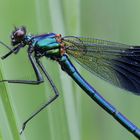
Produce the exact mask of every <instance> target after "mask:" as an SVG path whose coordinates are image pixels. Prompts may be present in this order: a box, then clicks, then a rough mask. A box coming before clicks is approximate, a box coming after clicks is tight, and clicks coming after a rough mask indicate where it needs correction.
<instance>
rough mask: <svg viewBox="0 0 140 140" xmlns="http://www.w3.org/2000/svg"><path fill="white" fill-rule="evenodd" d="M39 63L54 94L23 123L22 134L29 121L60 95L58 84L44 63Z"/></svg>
mask: <svg viewBox="0 0 140 140" xmlns="http://www.w3.org/2000/svg"><path fill="white" fill-rule="evenodd" d="M37 64H38V65H39V67H40V68H41V70H42V71H43V73H44V74H45V76H46V78H47V79H48V81H49V83H50V85H51V87H52V89H53V91H54V96H53V97H52V98H51V99H50V100H49V101H48V102H47V103H45V104H44V105H43V106H41V108H39V109H38V110H37V111H36V112H35V113H34V114H33V115H31V116H30V117H29V118H28V119H27V120H26V121H25V122H24V123H23V125H22V128H21V130H20V134H22V132H23V131H24V129H25V127H26V125H27V123H28V122H29V121H30V120H31V119H33V118H34V117H35V116H36V115H37V114H38V113H39V112H41V111H42V110H43V109H45V108H46V107H47V106H48V105H49V104H51V103H52V102H53V101H54V100H55V99H56V98H57V97H58V96H59V92H58V90H57V88H56V86H55V85H54V83H53V81H52V79H51V78H50V76H49V74H48V73H47V71H46V69H45V68H44V66H43V65H42V63H41V62H40V61H39V60H37Z"/></svg>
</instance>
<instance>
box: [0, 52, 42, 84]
mask: <svg viewBox="0 0 140 140" xmlns="http://www.w3.org/2000/svg"><path fill="white" fill-rule="evenodd" d="M28 57H29V60H30V62H31V64H32V67H33V70H34V72H35V75H36V80H34V81H33V80H2V81H0V82H8V83H17V84H32V85H38V84H40V83H42V82H44V81H43V77H42V75H41V73H40V71H39V69H38V67H37V64H36V62H35V60H34V58H33V57H32V52H28Z"/></svg>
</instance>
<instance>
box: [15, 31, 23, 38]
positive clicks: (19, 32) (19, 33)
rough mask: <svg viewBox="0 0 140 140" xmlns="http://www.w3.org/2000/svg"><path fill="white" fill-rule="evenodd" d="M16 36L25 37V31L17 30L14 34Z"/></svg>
mask: <svg viewBox="0 0 140 140" xmlns="http://www.w3.org/2000/svg"><path fill="white" fill-rule="evenodd" d="M14 36H15V37H16V38H17V39H21V38H23V37H24V31H22V30H17V31H16V32H15V34H14Z"/></svg>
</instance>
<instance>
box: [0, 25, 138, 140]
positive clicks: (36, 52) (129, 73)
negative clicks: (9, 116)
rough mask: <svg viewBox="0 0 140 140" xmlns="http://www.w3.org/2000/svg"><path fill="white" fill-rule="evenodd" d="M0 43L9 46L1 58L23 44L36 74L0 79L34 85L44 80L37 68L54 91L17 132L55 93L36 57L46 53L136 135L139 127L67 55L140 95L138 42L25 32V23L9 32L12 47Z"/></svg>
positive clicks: (117, 84)
mask: <svg viewBox="0 0 140 140" xmlns="http://www.w3.org/2000/svg"><path fill="white" fill-rule="evenodd" d="M0 43H1V44H2V45H3V46H5V47H7V48H8V49H9V50H10V51H9V52H8V53H7V54H5V55H4V56H3V57H1V58H2V59H5V58H7V57H8V56H10V55H11V54H17V53H18V52H19V50H20V49H21V48H23V47H25V46H27V47H28V49H27V53H28V58H29V61H30V62H31V65H32V67H33V69H34V72H35V75H36V80H35V81H33V80H28V81H27V80H2V81H1V82H8V83H20V84H32V85H37V84H40V83H42V82H44V80H43V77H42V74H41V72H40V70H41V71H42V72H43V73H44V75H45V77H46V78H47V79H48V81H49V83H50V85H51V87H52V89H53V91H54V97H53V98H51V99H50V100H49V101H48V102H47V103H45V104H44V105H43V106H42V107H41V108H39V109H38V110H37V111H36V112H35V113H34V114H33V115H32V116H30V117H29V118H28V119H27V120H26V121H25V122H24V123H23V125H22V129H21V131H20V134H21V133H22V132H23V131H24V129H25V127H26V125H27V123H28V122H29V121H30V120H31V119H32V118H34V117H35V116H36V115H37V114H38V113H39V112H40V111H42V110H43V109H44V108H46V107H47V106H48V105H49V104H50V103H52V102H53V101H54V100H55V99H56V98H57V97H58V95H59V93H58V90H57V88H56V86H55V85H54V83H53V81H52V80H51V78H50V76H49V74H48V73H47V71H46V69H45V68H44V66H43V64H42V63H41V61H40V59H41V58H42V57H47V58H50V59H51V60H54V61H56V62H58V63H59V64H60V66H61V69H62V70H63V71H65V72H66V73H67V74H68V75H69V76H70V77H72V79H73V80H74V81H75V82H76V83H77V84H78V85H79V86H80V87H81V88H82V89H83V90H84V91H85V92H86V93H87V94H88V95H89V96H90V97H91V98H92V99H93V100H94V101H95V102H96V103H97V104H99V105H100V106H101V107H102V108H103V109H104V110H106V111H107V112H108V113H109V114H110V115H112V116H113V117H114V118H115V119H116V120H117V121H118V122H119V123H120V124H122V125H123V126H124V127H125V128H126V129H127V130H128V131H130V132H131V133H132V134H133V135H135V136H136V137H137V138H138V139H140V129H139V128H138V127H136V126H135V125H134V124H133V123H132V122H130V121H129V120H128V119H127V118H126V117H124V116H123V115H122V114H121V113H120V112H119V111H117V110H116V108H115V107H113V106H112V105H111V104H110V103H109V102H107V101H106V100H105V99H104V98H103V97H102V96H101V95H100V94H99V93H98V92H97V91H96V90H95V89H94V88H93V87H92V86H91V85H90V84H89V83H88V82H87V81H85V80H84V79H83V77H82V76H81V75H80V74H79V72H78V71H77V70H76V68H75V67H74V65H73V64H72V63H71V61H70V59H69V56H72V57H73V58H75V59H76V60H77V62H78V63H79V64H80V65H82V66H83V67H84V68H86V69H87V70H89V71H90V72H91V73H93V74H94V75H96V76H98V77H100V78H101V79H103V80H105V81H107V82H110V83H111V84H113V85H115V86H117V87H119V88H122V89H125V90H127V91H130V92H131V93H133V94H136V95H140V86H139V85H140V80H139V79H140V46H132V45H125V44H121V43H116V42H111V41H105V40H100V39H95V38H89V37H76V36H65V37H62V36H61V35H60V34H55V33H49V34H42V35H28V34H26V28H25V27H20V28H15V30H14V31H13V32H12V35H11V43H12V46H13V47H9V46H7V45H6V44H4V43H3V42H0ZM39 68H40V69H39Z"/></svg>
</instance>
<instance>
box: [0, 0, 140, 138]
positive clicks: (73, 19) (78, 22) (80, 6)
mask: <svg viewBox="0 0 140 140" xmlns="http://www.w3.org/2000/svg"><path fill="white" fill-rule="evenodd" d="M21 25H24V26H26V27H27V29H28V32H29V33H31V34H42V33H48V32H55V33H61V34H62V35H78V36H82V35H83V36H91V37H95V38H101V39H106V40H112V41H117V42H121V43H126V44H135V45H138V44H140V1H139V0H86V1H85V0H12V1H11V0H0V40H2V41H4V42H5V43H6V44H10V33H11V31H12V30H13V28H14V26H21ZM6 52H7V49H6V48H4V47H3V46H1V47H0V56H2V55H3V54H5V53H6ZM42 61H43V64H44V65H45V67H46V69H47V71H48V72H49V73H50V75H51V77H52V79H53V81H54V82H55V84H56V86H57V88H58V90H59V92H60V97H59V99H57V101H55V102H54V103H53V104H52V105H50V106H49V108H47V109H46V110H44V111H43V112H41V113H40V114H39V115H38V116H37V117H36V118H34V119H33V120H32V121H31V122H30V123H29V124H28V125H27V128H26V130H25V132H24V133H23V134H22V135H21V136H19V130H20V128H21V126H22V123H23V121H24V120H25V119H27V118H28V117H29V116H30V115H31V114H32V113H33V112H35V110H37V109H38V108H39V107H40V106H41V105H42V104H43V103H44V102H47V100H48V99H49V98H50V97H51V96H52V94H53V93H52V90H51V88H50V87H49V85H48V83H47V81H46V82H45V83H44V84H42V85H38V86H32V85H20V84H7V83H5V84H0V140H39V139H40V140H56V139H57V140H118V139H119V140H126V139H128V140H135V139H136V138H135V137H134V136H133V135H132V134H130V133H129V132H128V131H127V130H126V129H125V128H123V127H122V126H121V125H120V124H118V123H117V122H116V121H115V120H114V119H113V118H112V117H111V116H110V115H108V114H107V113H106V112H105V111H103V109H101V108H100V107H99V106H98V105H97V104H96V103H94V101H92V100H91V99H90V98H89V97H88V96H87V95H86V94H85V93H84V92H83V91H82V90H81V89H80V88H79V87H78V86H77V85H76V84H75V82H74V81H72V80H71V78H70V77H69V76H68V75H67V74H65V73H64V72H62V71H61V69H60V67H59V65H58V64H57V63H56V62H52V61H50V60H47V59H46V58H43V60H42ZM72 61H73V63H74V64H75V66H76V67H77V69H78V70H79V71H80V73H81V74H82V75H83V77H84V78H85V79H86V80H87V81H88V82H90V83H91V84H92V85H93V87H95V89H96V90H97V91H98V92H100V93H101V94H102V95H103V96H104V97H105V98H106V99H107V100H108V101H109V102H110V103H111V104H113V105H114V106H115V107H116V108H117V109H118V110H119V111H120V112H122V113H123V114H124V115H125V116H127V117H128V119H130V120H131V121H132V122H134V124H136V125H137V126H138V127H140V111H139V106H140V97H138V96H135V95H132V94H131V93H128V92H126V91H124V90H121V89H119V88H116V87H114V86H112V85H110V84H108V83H106V82H104V81H102V80H100V79H99V78H97V77H95V76H94V75H92V74H91V73H89V72H88V71H86V70H84V68H82V67H81V66H79V65H78V64H77V63H76V62H74V60H73V59H72ZM32 74H33V71H32V68H31V66H30V64H29V61H28V59H27V54H26V48H25V49H23V50H22V51H20V53H19V54H18V55H16V56H15V55H12V56H11V57H9V58H7V59H6V60H4V61H2V60H0V78H1V79H28V78H29V77H30V78H32V77H33V76H32Z"/></svg>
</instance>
